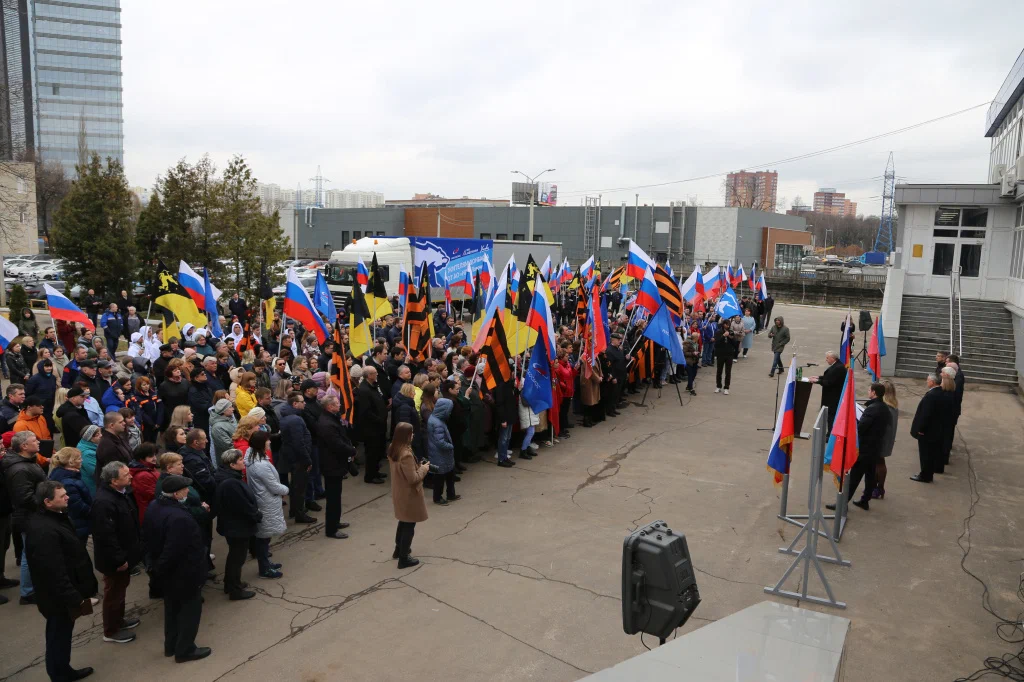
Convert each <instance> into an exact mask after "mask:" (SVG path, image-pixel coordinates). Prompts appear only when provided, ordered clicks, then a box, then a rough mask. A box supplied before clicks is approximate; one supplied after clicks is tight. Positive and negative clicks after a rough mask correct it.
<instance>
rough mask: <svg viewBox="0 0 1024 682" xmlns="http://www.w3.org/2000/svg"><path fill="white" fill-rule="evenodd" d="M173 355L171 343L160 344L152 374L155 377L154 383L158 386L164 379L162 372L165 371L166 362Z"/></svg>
mask: <svg viewBox="0 0 1024 682" xmlns="http://www.w3.org/2000/svg"><path fill="white" fill-rule="evenodd" d="M173 357H174V349H173V348H172V347H171V344H169V343H165V344H163V345H162V346H160V357H159V358H157V359H156V362H154V363H153V376H155V377H156V385H157V386H159V385H160V383H161V382H162V381H163V380H164V372H165V371H167V364H168V363H169V362H170V361H171V358H173Z"/></svg>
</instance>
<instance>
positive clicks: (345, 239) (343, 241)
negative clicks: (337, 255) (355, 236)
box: [341, 230, 348, 248]
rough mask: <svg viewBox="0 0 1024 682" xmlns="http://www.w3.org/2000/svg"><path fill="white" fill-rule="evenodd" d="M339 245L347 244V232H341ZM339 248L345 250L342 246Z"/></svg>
mask: <svg viewBox="0 0 1024 682" xmlns="http://www.w3.org/2000/svg"><path fill="white" fill-rule="evenodd" d="M341 243H342V244H348V230H343V231H342V233H341ZM341 248H345V247H344V246H342V247H341Z"/></svg>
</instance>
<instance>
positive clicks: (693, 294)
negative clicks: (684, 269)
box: [679, 265, 704, 308]
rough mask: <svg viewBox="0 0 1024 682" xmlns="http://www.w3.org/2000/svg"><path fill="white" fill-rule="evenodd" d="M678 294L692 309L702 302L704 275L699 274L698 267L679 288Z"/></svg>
mask: <svg viewBox="0 0 1024 682" xmlns="http://www.w3.org/2000/svg"><path fill="white" fill-rule="evenodd" d="M679 292H680V293H681V294H682V295H683V300H684V301H686V302H687V303H689V304H690V305H692V306H693V307H694V308H696V307H697V306H699V305H700V304H701V303H703V302H704V275H702V274H701V272H700V266H699V265H698V266H697V267H695V268H694V269H693V272H692V273H690V276H689V277H687V278H686V281H685V282H683V284H682V285H681V286H680V287H679Z"/></svg>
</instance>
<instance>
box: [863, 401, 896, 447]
mask: <svg viewBox="0 0 1024 682" xmlns="http://www.w3.org/2000/svg"><path fill="white" fill-rule="evenodd" d="M891 418H892V417H891V415H890V414H889V408H888V406H887V405H886V404H885V403H883V402H882V401H881V400H880V399H878V398H875V399H874V400H869V401H868V402H867V403H866V404H865V405H864V412H863V414H861V416H860V421H858V422H857V440H858V441H859V442H860V456H861V457H881V456H882V449H883V448H884V447H885V434H886V431H887V430H888V428H889V420H890V419H891Z"/></svg>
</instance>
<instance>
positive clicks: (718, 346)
mask: <svg viewBox="0 0 1024 682" xmlns="http://www.w3.org/2000/svg"><path fill="white" fill-rule="evenodd" d="M727 333H728V336H726V334H727ZM738 345H739V344H738V342H737V340H736V339H734V338H733V335H732V334H731V333H729V323H728V322H721V323H720V324H719V325H718V330H717V331H716V332H715V357H716V358H721V359H723V360H732V359H733V358H735V357H736V349H737V347H738Z"/></svg>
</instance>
